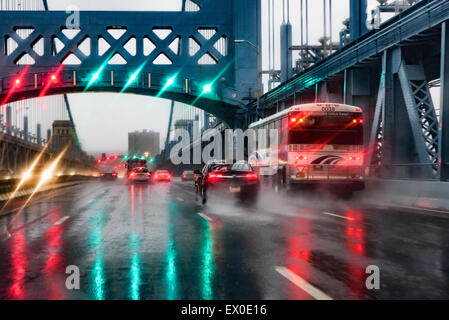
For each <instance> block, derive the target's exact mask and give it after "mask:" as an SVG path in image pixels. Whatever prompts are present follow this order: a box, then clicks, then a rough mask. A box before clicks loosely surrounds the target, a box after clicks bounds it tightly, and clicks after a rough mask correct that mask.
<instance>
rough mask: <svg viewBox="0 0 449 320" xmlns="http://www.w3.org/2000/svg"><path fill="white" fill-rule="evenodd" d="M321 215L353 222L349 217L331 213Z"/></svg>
mask: <svg viewBox="0 0 449 320" xmlns="http://www.w3.org/2000/svg"><path fill="white" fill-rule="evenodd" d="M323 214H325V215H328V216H333V217H338V218H342V219H346V220H354V218H351V217H345V216H339V215H338V214H333V213H330V212H323Z"/></svg>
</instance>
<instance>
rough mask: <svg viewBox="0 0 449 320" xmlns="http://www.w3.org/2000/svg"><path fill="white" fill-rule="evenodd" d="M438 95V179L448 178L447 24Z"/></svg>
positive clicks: (445, 26) (448, 74)
mask: <svg viewBox="0 0 449 320" xmlns="http://www.w3.org/2000/svg"><path fill="white" fill-rule="evenodd" d="M441 28H442V30H441V31H442V34H441V76H440V80H441V90H440V92H441V96H440V99H441V100H440V108H441V115H440V122H441V125H440V148H439V150H440V160H439V161H440V164H441V168H440V180H441V181H448V180H449V25H448V22H444V23H443V24H442V27H441Z"/></svg>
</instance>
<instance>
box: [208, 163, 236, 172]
mask: <svg viewBox="0 0 449 320" xmlns="http://www.w3.org/2000/svg"><path fill="white" fill-rule="evenodd" d="M230 168H231V166H230V165H228V164H220V165H215V166H212V167H211V168H210V171H211V172H212V171H213V172H226V171H229V170H230Z"/></svg>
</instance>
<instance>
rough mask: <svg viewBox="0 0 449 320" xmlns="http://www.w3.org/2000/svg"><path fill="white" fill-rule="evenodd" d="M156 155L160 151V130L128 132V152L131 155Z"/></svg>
mask: <svg viewBox="0 0 449 320" xmlns="http://www.w3.org/2000/svg"><path fill="white" fill-rule="evenodd" d="M146 152H148V153H149V154H150V157H152V158H153V157H155V156H156V155H158V154H159V152H160V135H159V132H155V131H147V130H143V131H142V132H138V131H135V132H130V133H128V153H129V154H130V155H144V154H145V153H146Z"/></svg>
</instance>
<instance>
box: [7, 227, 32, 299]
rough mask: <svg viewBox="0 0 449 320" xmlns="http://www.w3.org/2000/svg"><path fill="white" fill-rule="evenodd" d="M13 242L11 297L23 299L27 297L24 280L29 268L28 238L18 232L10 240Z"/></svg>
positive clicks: (9, 290) (9, 291)
mask: <svg viewBox="0 0 449 320" xmlns="http://www.w3.org/2000/svg"><path fill="white" fill-rule="evenodd" d="M9 243H10V244H11V262H10V266H11V267H10V270H9V272H10V276H9V277H10V279H11V280H12V284H11V286H10V287H9V289H8V293H9V298H10V299H16V300H23V299H24V298H25V286H24V280H25V276H26V272H27V269H28V260H27V253H26V252H27V251H26V250H27V248H26V238H25V234H24V233H19V234H16V235H15V236H14V237H12V238H11V239H10V241H9Z"/></svg>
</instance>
